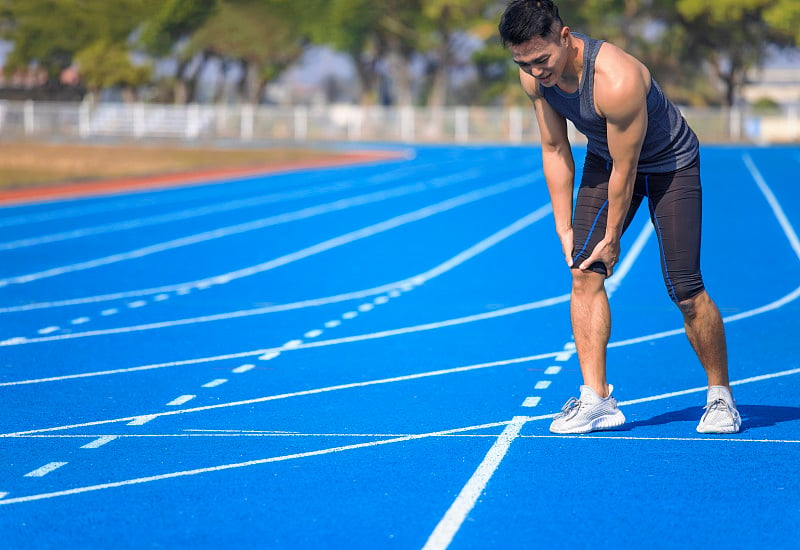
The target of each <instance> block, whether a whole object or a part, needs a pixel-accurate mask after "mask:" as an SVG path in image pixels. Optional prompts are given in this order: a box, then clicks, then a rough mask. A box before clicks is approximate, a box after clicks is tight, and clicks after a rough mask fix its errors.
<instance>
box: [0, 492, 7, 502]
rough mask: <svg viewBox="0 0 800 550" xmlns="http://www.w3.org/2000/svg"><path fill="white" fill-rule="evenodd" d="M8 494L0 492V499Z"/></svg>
mask: <svg viewBox="0 0 800 550" xmlns="http://www.w3.org/2000/svg"><path fill="white" fill-rule="evenodd" d="M7 496H8V493H0V500H1V499H4V498H6V497H7Z"/></svg>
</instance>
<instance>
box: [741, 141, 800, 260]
mask: <svg viewBox="0 0 800 550" xmlns="http://www.w3.org/2000/svg"><path fill="white" fill-rule="evenodd" d="M742 158H743V159H744V163H745V165H747V169H748V170H749V171H750V174H751V175H752V176H753V179H754V180H755V182H756V185H758V188H759V189H760V190H761V193H762V194H763V195H764V198H766V199H767V203H768V204H769V206H770V208H772V213H773V214H774V215H775V218H776V219H777V220H778V223H779V224H780V226H781V228H782V229H783V232H784V233H785V234H786V237H787V238H788V239H789V244H790V245H791V247H792V249H793V250H794V253H795V255H797V257H798V258H800V239H798V237H797V233H795V231H794V228H793V227H792V224H791V223H790V222H789V218H787V217H786V213H785V212H784V211H783V208H781V204H780V202H778V199H777V197H775V194H774V193H773V192H772V189H770V187H769V185H767V182H766V180H765V179H764V176H762V175H761V172H760V171H759V170H758V168H757V167H756V165H755V163H754V162H753V159H752V158H751V157H750V155H749V154H747V153H745V154H744V155H743V156H742Z"/></svg>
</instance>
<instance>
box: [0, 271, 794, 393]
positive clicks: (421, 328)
mask: <svg viewBox="0 0 800 550" xmlns="http://www.w3.org/2000/svg"><path fill="white" fill-rule="evenodd" d="M799 297H800V286H799V287H797V288H796V289H795V290H794V291H792V292H791V293H789V294H787V295H785V296H783V297H781V298H780V299H778V300H776V301H774V302H772V303H769V304H767V305H765V306H761V307H758V308H755V309H752V310H748V311H745V312H742V313H737V314H735V315H729V316H727V317H724V318H723V321H724V322H725V323H726V324H727V323H731V322H734V321H739V320H742V319H746V318H749V317H754V316H756V315H760V314H763V313H767V312H769V311H773V310H777V309H780V308H781V307H783V306H785V305H786V304H788V303H791V302H793V301H794V300H796V299H797V298H799ZM567 301H569V294H564V295H563V296H558V297H556V298H548V299H546V300H542V301H539V302H531V303H529V304H523V305H521V306H515V307H512V308H507V309H504V310H497V311H495V312H489V313H483V314H478V315H471V316H468V317H462V318H460V319H451V320H449V321H440V322H438V323H429V324H425V325H417V326H414V327H406V328H402V329H394V330H389V331H383V332H376V333H369V334H362V335H358V336H352V337H348V338H338V339H333V340H323V341H319V342H307V343H305V344H303V345H302V346H300V347H299V348H297V349H307V348H318V347H325V346H334V345H339V344H349V343H354V342H361V341H365V340H373V339H377V338H385V337H390V336H399V335H405V334H410V333H414V332H421V331H426V330H435V329H439V328H444V327H449V326H455V325H458V324H462V323H470V322H474V321H480V320H484V319H490V318H494V317H500V316H503V315H511V314H515V313H520V312H524V311H528V310H532V309H537V308H541V307H546V306H550V305H554V304H558V303H563V302H567ZM683 333H684V329H683V328H680V329H675V330H670V331H665V332H658V333H654V334H648V335H645V336H639V337H634V338H629V339H627V340H618V341H616V342H611V343H609V345H608V347H609V348H617V347H624V346H630V345H634V344H640V343H644V342H650V341H653V340H659V339H662V338H667V337H671V336H676V335H679V334H683ZM23 340H24V339H23ZM0 344H5V343H0ZM568 345H570V346H572V347H574V343H570V344H568ZM279 351H284V350H282V349H281V348H276V349H259V350H252V351H243V352H237V353H229V354H225V355H216V356H210V357H200V358H196V359H184V360H180V361H169V362H166V363H155V364H151V365H143V366H139V367H131V368H126V369H114V370H106V371H96V372H85V373H78V374H70V375H65V376H54V377H49V378H38V379H29V380H17V381H13V382H0V387H4V386H19V385H26V384H41V383H46V382H61V381H64V380H73V379H79V378H91V377H95V376H108V375H113V374H128V373H132V372H140V371H148V370H154V369H163V368H171V367H180V366H188V365H197V364H203V363H213V362H218V361H228V360H232V359H242V358H246V357H253V356H258V355H263V354H270V353H273V352H279ZM563 353H564V352H560V351H559V352H553V353H545V354H542V355H539V356H537V357H541V358H545V357H552V358H554V359H558V358H559V357H560V356H561V355H562V354H563ZM569 353H570V356H571V354H572V353H573V352H569Z"/></svg>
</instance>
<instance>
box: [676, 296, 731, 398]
mask: <svg viewBox="0 0 800 550" xmlns="http://www.w3.org/2000/svg"><path fill="white" fill-rule="evenodd" d="M678 307H679V308H680V310H681V313H683V325H684V327H686V336H688V337H689V342H690V343H691V344H692V348H694V352H695V353H696V354H697V358H698V359H700V364H701V365H703V368H704V369H705V371H706V376H708V385H709V386H726V387H728V388H730V383H729V380H728V350H727V346H726V343H725V327H724V325H723V324H722V316H721V315H720V313H719V309H717V306H716V304H715V303H714V302H713V300H711V297H710V296H709V295H708V294H707V293H706V292H705V291H703V292H701V293H700V294H698V295H696V296H693V297H692V298H689V299H688V300H683V301H682V302H680V303H679V304H678Z"/></svg>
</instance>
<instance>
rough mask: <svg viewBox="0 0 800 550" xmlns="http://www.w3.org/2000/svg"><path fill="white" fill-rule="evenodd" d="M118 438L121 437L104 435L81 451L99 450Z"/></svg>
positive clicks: (83, 447)
mask: <svg viewBox="0 0 800 550" xmlns="http://www.w3.org/2000/svg"><path fill="white" fill-rule="evenodd" d="M118 437H119V436H118V435H104V436H102V437H99V438H97V439H95V440H94V441H91V442H89V443H87V444H86V445H84V446H82V447H81V449H97V448H98V447H102V446H103V445H105V444H106V443H110V442H112V441H114V440H115V439H117V438H118Z"/></svg>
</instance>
